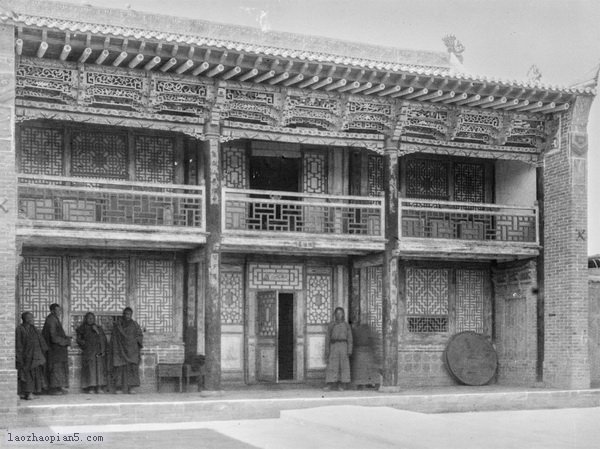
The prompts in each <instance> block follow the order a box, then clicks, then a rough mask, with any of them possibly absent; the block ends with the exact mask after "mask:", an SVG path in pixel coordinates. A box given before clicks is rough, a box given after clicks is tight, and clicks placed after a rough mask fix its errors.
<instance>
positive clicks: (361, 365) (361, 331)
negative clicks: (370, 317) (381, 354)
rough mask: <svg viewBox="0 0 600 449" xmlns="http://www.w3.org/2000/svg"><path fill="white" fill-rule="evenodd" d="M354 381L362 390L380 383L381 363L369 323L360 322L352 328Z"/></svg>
mask: <svg viewBox="0 0 600 449" xmlns="http://www.w3.org/2000/svg"><path fill="white" fill-rule="evenodd" d="M352 337H353V343H354V349H353V350H352V363H351V365H352V383H353V384H354V385H356V387H357V388H358V389H359V390H360V389H362V388H364V387H375V388H377V386H378V385H379V383H380V380H379V378H380V376H379V363H378V360H377V352H376V351H375V346H376V339H375V336H374V334H373V331H372V330H371V328H370V327H369V325H368V324H366V323H363V324H360V323H358V324H357V325H356V326H354V327H353V329H352Z"/></svg>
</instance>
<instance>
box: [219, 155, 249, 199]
mask: <svg viewBox="0 0 600 449" xmlns="http://www.w3.org/2000/svg"><path fill="white" fill-rule="evenodd" d="M223 181H224V183H225V187H231V188H234V189H245V188H247V187H248V176H247V162H246V149H245V148H237V147H230V146H227V147H225V148H224V149H223Z"/></svg>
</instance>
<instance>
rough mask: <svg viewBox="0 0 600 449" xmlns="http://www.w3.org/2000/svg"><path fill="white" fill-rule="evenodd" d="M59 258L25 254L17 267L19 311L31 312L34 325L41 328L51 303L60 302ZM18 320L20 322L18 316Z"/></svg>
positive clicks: (60, 270) (60, 273) (60, 271)
mask: <svg viewBox="0 0 600 449" xmlns="http://www.w3.org/2000/svg"><path fill="white" fill-rule="evenodd" d="M61 266H62V264H61V258H60V257H48V256H25V257H23V261H22V262H21V266H20V269H19V312H20V313H23V312H25V311H29V312H31V313H33V317H34V319H35V325H36V326H37V328H38V329H40V330H41V329H42V326H43V324H44V320H45V319H46V316H47V315H48V314H49V313H50V309H49V306H50V304H52V303H58V304H61V303H62V298H61V278H62V269H61ZM18 318H19V320H18V321H19V322H20V317H18Z"/></svg>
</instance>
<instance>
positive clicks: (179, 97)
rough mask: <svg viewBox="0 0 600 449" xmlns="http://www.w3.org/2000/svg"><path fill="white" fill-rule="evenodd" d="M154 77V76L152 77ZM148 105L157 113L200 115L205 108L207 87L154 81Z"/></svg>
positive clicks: (187, 83)
mask: <svg viewBox="0 0 600 449" xmlns="http://www.w3.org/2000/svg"><path fill="white" fill-rule="evenodd" d="M154 76H156V75H154ZM153 88H154V92H153V94H154V95H151V96H150V105H151V106H152V107H153V108H154V110H156V111H157V112H168V113H173V114H178V115H190V116H198V115H202V114H203V112H204V109H205V107H206V101H207V87H206V85H204V84H196V83H191V82H183V81H181V80H176V79H165V80H163V79H155V80H154V83H153Z"/></svg>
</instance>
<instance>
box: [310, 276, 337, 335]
mask: <svg viewBox="0 0 600 449" xmlns="http://www.w3.org/2000/svg"><path fill="white" fill-rule="evenodd" d="M306 284H307V289H308V292H307V299H306V321H307V323H308V324H324V323H328V322H329V321H331V304H332V298H331V270H330V269H327V273H318V274H317V273H314V274H308V275H307V276H306Z"/></svg>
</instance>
